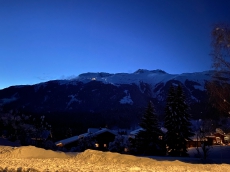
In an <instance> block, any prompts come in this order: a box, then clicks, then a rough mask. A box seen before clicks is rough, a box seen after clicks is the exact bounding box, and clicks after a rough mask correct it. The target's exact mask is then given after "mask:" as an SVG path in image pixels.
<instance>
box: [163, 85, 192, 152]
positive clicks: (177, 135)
mask: <svg viewBox="0 0 230 172" xmlns="http://www.w3.org/2000/svg"><path fill="white" fill-rule="evenodd" d="M188 109H189V106H188V105H187V104H186V101H185V96H184V93H183V90H182V87H181V86H180V85H178V87H177V89H175V88H174V87H173V86H171V87H170V89H169V94H168V97H167V103H166V109H165V128H166V129H167V130H168V131H167V133H166V144H167V146H168V153H169V154H170V155H173V156H186V155H187V147H186V143H187V140H190V137H191V136H193V133H192V129H191V122H190V117H191V116H190V114H189V113H188Z"/></svg>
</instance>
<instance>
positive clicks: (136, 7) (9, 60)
mask: <svg viewBox="0 0 230 172" xmlns="http://www.w3.org/2000/svg"><path fill="white" fill-rule="evenodd" d="M216 23H230V1H229V0H149V1H148V0H20V1H19V0H0V89H2V88H5V87H8V86H10V85H18V84H34V83H39V82H44V81H47V80H51V79H62V78H69V77H72V76H77V75H79V74H80V73H85V72H109V73H118V72H128V73H131V72H134V71H136V70H137V69H139V68H143V69H149V70H153V69H162V70H165V71H166V72H168V73H173V74H177V73H178V74H179V73H185V72H199V71H204V70H209V69H211V57H210V55H209V54H210V51H211V46H210V41H211V30H212V27H213V24H216Z"/></svg>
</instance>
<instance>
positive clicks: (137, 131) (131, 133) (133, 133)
mask: <svg viewBox="0 0 230 172" xmlns="http://www.w3.org/2000/svg"><path fill="white" fill-rule="evenodd" d="M139 131H143V128H138V129H136V130H133V131H131V132H130V135H137V134H138V133H139Z"/></svg>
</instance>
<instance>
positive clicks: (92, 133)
mask: <svg viewBox="0 0 230 172" xmlns="http://www.w3.org/2000/svg"><path fill="white" fill-rule="evenodd" d="M105 132H109V133H112V134H114V135H117V134H116V133H115V132H114V131H112V130H110V129H107V128H102V129H97V128H89V129H88V132H87V133H83V134H80V135H79V136H73V137H70V138H67V139H63V140H60V141H58V142H55V144H56V145H57V146H58V145H60V146H64V145H66V144H69V143H72V142H74V141H77V140H78V139H80V138H84V137H90V136H91V137H93V136H97V135H99V134H101V133H105Z"/></svg>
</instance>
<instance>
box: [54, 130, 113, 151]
mask: <svg viewBox="0 0 230 172" xmlns="http://www.w3.org/2000/svg"><path fill="white" fill-rule="evenodd" d="M116 135H117V133H116V132H114V131H112V130H110V129H107V128H89V129H88V131H87V133H84V134H80V135H79V136H73V137H70V138H67V139H64V140H60V141H58V142H56V143H55V144H56V146H58V147H63V146H66V147H71V146H77V142H78V141H80V140H81V139H84V138H90V137H91V138H93V139H94V140H95V145H94V149H96V150H103V151H105V150H108V146H109V143H110V142H113V141H114V139H115V136H116ZM70 145H71V146H70Z"/></svg>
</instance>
